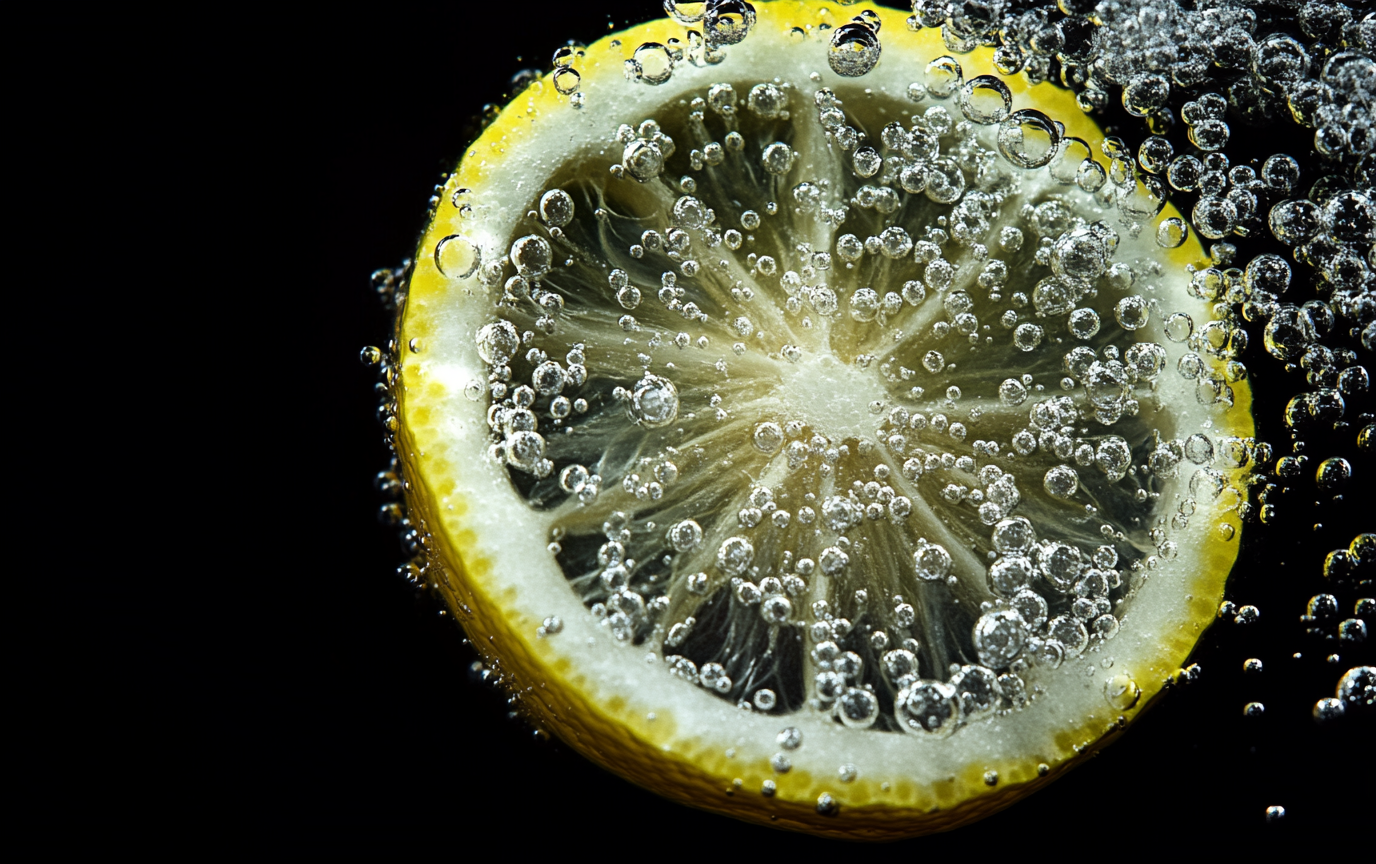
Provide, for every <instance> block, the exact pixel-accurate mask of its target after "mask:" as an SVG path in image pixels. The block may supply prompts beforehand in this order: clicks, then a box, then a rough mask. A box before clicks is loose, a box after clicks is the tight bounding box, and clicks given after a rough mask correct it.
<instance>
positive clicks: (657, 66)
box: [631, 42, 674, 84]
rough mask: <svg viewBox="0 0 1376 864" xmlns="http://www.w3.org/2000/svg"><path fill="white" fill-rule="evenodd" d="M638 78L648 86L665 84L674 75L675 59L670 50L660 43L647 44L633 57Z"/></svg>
mask: <svg viewBox="0 0 1376 864" xmlns="http://www.w3.org/2000/svg"><path fill="white" fill-rule="evenodd" d="M631 57H632V59H633V61H634V62H635V70H636V73H637V75H636V77H637V79H638V80H640V81H643V82H645V83H646V84H663V83H664V82H665V81H668V80H669V78H670V77H672V76H673V74H674V58H673V57H672V56H671V55H670V54H669V49H668V48H666V47H664V46H663V45H661V44H659V43H658V42H646V43H644V44H642V45H641V46H640V47H638V48H636V49H635V53H634V54H632V55H631Z"/></svg>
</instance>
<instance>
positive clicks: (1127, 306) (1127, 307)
mask: <svg viewBox="0 0 1376 864" xmlns="http://www.w3.org/2000/svg"><path fill="white" fill-rule="evenodd" d="M1113 317H1114V318H1116V319H1117V320H1118V325H1119V326H1120V327H1122V328H1123V329H1124V330H1140V329H1142V328H1143V327H1145V326H1147V321H1148V320H1149V319H1150V318H1151V306H1150V305H1148V303H1147V301H1146V300H1145V299H1143V298H1142V297H1140V296H1138V295H1136V294H1132V295H1129V296H1127V297H1124V298H1122V299H1121V300H1119V301H1118V303H1117V305H1116V306H1114V307H1113Z"/></svg>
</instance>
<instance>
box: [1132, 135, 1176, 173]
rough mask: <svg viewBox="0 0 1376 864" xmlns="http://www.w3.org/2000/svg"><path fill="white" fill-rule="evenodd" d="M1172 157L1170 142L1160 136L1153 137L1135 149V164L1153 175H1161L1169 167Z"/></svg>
mask: <svg viewBox="0 0 1376 864" xmlns="http://www.w3.org/2000/svg"><path fill="white" fill-rule="evenodd" d="M1173 155H1175V148H1173V147H1172V146H1171V142H1169V141H1167V140H1166V139H1165V138H1162V137H1161V136H1160V135H1153V136H1151V137H1150V138H1148V139H1147V140H1145V141H1143V142H1142V146H1140V147H1138V148H1137V164H1139V165H1141V166H1142V168H1143V169H1144V170H1147V171H1150V172H1151V173H1153V174H1161V173H1162V172H1164V171H1166V170H1167V169H1168V168H1169V167H1170V164H1171V157H1172V156H1173Z"/></svg>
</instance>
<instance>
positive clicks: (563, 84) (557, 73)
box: [554, 66, 583, 96]
mask: <svg viewBox="0 0 1376 864" xmlns="http://www.w3.org/2000/svg"><path fill="white" fill-rule="evenodd" d="M582 83H583V76H582V75H579V74H578V70H577V69H574V68H573V67H572V66H560V67H559V68H557V69H555V70H554V89H555V90H558V91H559V92H560V93H562V94H563V95H565V96H572V95H573V94H574V93H577V92H578V88H579V86H581V85H582Z"/></svg>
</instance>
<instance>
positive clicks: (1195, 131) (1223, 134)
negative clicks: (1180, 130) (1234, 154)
mask: <svg viewBox="0 0 1376 864" xmlns="http://www.w3.org/2000/svg"><path fill="white" fill-rule="evenodd" d="M1230 133H1231V130H1230V129H1229V128H1228V124H1227V123H1224V122H1223V121H1222V120H1202V121H1200V122H1199V123H1197V124H1195V125H1194V126H1191V127H1190V131H1189V133H1188V136H1189V139H1190V143H1191V144H1193V145H1194V146H1196V147H1198V148H1199V149H1200V150H1205V151H1212V150H1222V149H1223V148H1224V147H1225V146H1227V144H1228V136H1229V134H1230Z"/></svg>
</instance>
